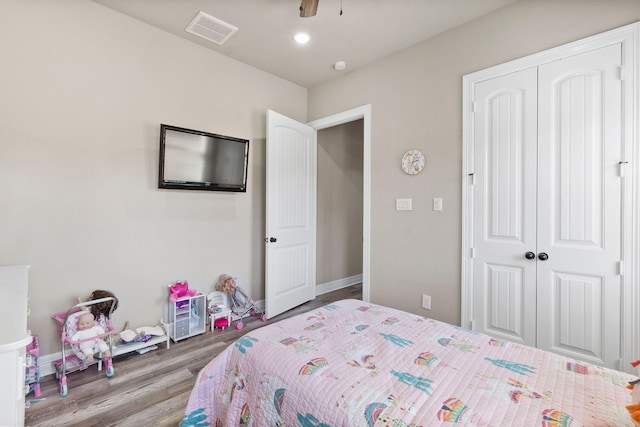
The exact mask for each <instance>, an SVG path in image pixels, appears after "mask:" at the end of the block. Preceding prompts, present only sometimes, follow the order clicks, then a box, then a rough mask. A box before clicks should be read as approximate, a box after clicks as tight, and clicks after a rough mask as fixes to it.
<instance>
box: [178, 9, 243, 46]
mask: <svg viewBox="0 0 640 427" xmlns="http://www.w3.org/2000/svg"><path fill="white" fill-rule="evenodd" d="M184 30H185V31H186V32H188V33H191V34H194V35H196V36H198V37H202V38H203V39H206V40H209V41H211V42H214V43H217V44H219V45H221V44H224V43H225V42H226V41H227V40H229V38H230V37H231V36H232V35H233V34H234V33H235V32H236V31H238V28H237V27H234V26H233V25H230V24H227V23H226V22H224V21H221V20H220V19H218V18H214V17H213V16H211V15H207V14H206V13H204V12H198V14H197V15H196V17H195V18H193V21H191V23H190V24H189V25H187V28H185V29H184Z"/></svg>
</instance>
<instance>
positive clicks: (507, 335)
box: [472, 68, 537, 346]
mask: <svg viewBox="0 0 640 427" xmlns="http://www.w3.org/2000/svg"><path fill="white" fill-rule="evenodd" d="M536 77H537V71H536V69H535V68H530V69H527V70H524V71H520V72H517V73H512V74H508V75H506V76H502V77H497V78H494V79H491V80H487V81H484V82H481V83H478V84H477V85H476V92H475V102H474V105H475V107H474V111H475V114H474V120H475V127H474V141H476V143H475V145H474V166H475V168H474V173H473V175H472V183H473V212H474V215H473V217H474V226H473V283H474V285H473V288H474V296H475V298H474V301H473V311H474V317H473V328H474V329H475V330H477V331H480V332H483V333H486V334H489V335H492V336H495V337H499V338H504V339H508V340H511V341H515V342H521V343H525V344H528V345H532V346H535V345H536V323H535V319H536V262H535V259H534V260H530V259H527V258H526V257H525V254H526V253H527V252H531V253H532V254H533V253H535V251H536V185H537V183H536V175H537V171H536V155H537V154H536V138H537V129H536V128H537V116H536V105H537V104H536V102H537V85H536Z"/></svg>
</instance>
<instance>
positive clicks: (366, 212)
mask: <svg viewBox="0 0 640 427" xmlns="http://www.w3.org/2000/svg"><path fill="white" fill-rule="evenodd" d="M355 121H361V122H362V300H363V301H369V298H370V282H369V280H370V279H369V275H370V239H371V236H370V227H371V106H370V105H364V106H362V107H357V108H354V109H351V110H348V111H344V112H342V113H338V114H334V115H331V116H328V117H325V118H322V119H318V120H314V121H312V122H310V123H308V125H309V126H311V127H312V128H313V129H315V130H316V131H321V130H323V129H329V128H334V127H337V126H340V125H343V124H348V123H351V122H355ZM330 290H333V289H327V291H330Z"/></svg>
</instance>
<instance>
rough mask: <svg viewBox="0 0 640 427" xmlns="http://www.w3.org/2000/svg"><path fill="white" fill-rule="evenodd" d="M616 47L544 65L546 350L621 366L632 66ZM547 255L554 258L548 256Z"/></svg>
mask: <svg viewBox="0 0 640 427" xmlns="http://www.w3.org/2000/svg"><path fill="white" fill-rule="evenodd" d="M621 61H622V51H621V45H620V44H615V45H612V46H608V47H604V48H601V49H597V50H593V51H591V52H587V53H583V54H581V55H576V56H572V57H569V58H564V59H562V60H560V61H555V62H551V63H549V64H545V65H542V66H540V67H539V78H538V89H539V98H538V99H539V101H538V102H539V108H538V111H539V113H538V116H539V126H538V129H539V133H538V162H539V166H538V167H539V173H538V185H539V187H538V189H539V190H538V253H539V254H542V253H544V254H547V255H548V259H547V260H545V261H541V260H540V259H539V260H538V263H537V264H538V347H540V348H544V349H545V350H551V351H554V352H556V353H561V354H564V355H566V356H569V357H576V358H580V359H582V360H587V361H590V362H592V363H596V364H598V365H605V366H608V367H611V368H618V365H617V361H618V360H619V358H620V333H621V331H620V312H621V307H622V300H621V295H622V293H621V289H620V286H621V277H620V271H619V268H620V267H621V266H620V260H621V242H622V235H621V233H622V228H621V218H622V215H621V213H622V180H621V176H620V173H619V172H620V161H621V160H622V158H621V156H622V136H621V130H622V126H623V124H622V111H621V108H622V97H621V96H622V92H621V89H622V82H621V80H620V74H619V72H620V66H621V65H622V63H621ZM543 258H544V257H543Z"/></svg>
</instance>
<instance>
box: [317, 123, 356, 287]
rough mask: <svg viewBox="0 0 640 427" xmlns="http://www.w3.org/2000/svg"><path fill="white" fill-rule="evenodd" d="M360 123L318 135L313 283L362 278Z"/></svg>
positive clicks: (349, 124)
mask: <svg viewBox="0 0 640 427" xmlns="http://www.w3.org/2000/svg"><path fill="white" fill-rule="evenodd" d="M363 131H364V128H363V121H362V120H356V121H353V122H350V123H345V124H342V125H339V126H335V127H331V128H327V129H323V130H320V131H319V132H318V217H317V224H318V233H317V252H316V253H317V256H316V259H317V266H316V267H317V273H316V278H317V283H318V284H324V283H329V282H332V281H336V280H340V279H345V278H348V277H352V276H356V275H359V274H362V179H363V176H362V152H363V138H364V133H363Z"/></svg>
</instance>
